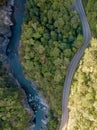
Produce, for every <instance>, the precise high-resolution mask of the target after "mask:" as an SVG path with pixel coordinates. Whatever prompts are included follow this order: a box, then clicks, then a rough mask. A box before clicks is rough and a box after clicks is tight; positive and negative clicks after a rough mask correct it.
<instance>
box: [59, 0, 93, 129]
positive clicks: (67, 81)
mask: <svg viewBox="0 0 97 130" xmlns="http://www.w3.org/2000/svg"><path fill="white" fill-rule="evenodd" d="M75 7H76V10H77V12H78V14H79V16H80V19H81V22H82V28H83V36H84V43H83V45H82V46H81V48H79V49H78V51H77V52H76V54H75V55H74V57H73V59H72V61H71V62H70V64H69V67H68V70H67V74H66V78H65V82H64V89H63V98H62V118H61V124H60V130H65V127H66V123H67V121H68V117H69V114H68V97H69V93H70V86H71V82H72V78H73V75H74V72H75V70H76V68H77V65H78V63H79V61H80V59H81V57H82V55H83V53H84V51H85V49H86V47H87V46H88V44H89V42H90V40H91V31H90V27H89V24H88V21H87V18H86V15H85V11H84V8H83V5H82V0H76V2H75Z"/></svg>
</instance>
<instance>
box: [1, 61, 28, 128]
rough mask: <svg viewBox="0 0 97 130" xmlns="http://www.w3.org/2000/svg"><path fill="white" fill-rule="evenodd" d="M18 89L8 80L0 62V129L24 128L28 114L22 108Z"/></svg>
mask: <svg viewBox="0 0 97 130" xmlns="http://www.w3.org/2000/svg"><path fill="white" fill-rule="evenodd" d="M22 99H23V96H22V95H21V93H20V91H18V90H17V88H15V86H13V85H12V84H11V83H10V82H9V81H8V74H7V71H6V70H4V68H3V67H2V62H0V130H26V128H27V126H28V122H27V120H28V119H29V115H28V113H27V111H26V110H25V109H24V107H23V105H22V103H21V100H22Z"/></svg>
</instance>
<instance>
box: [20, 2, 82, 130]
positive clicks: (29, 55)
mask: <svg viewBox="0 0 97 130" xmlns="http://www.w3.org/2000/svg"><path fill="white" fill-rule="evenodd" d="M70 5H71V1H70V0H65V1H63V0H61V1H59V0H41V1H40V0H28V1H27V3H26V13H25V20H24V24H23V34H22V45H21V50H20V53H21V63H22V65H23V69H24V73H25V74H26V77H27V78H28V79H30V80H33V81H34V82H35V83H36V85H37V88H38V90H39V91H40V92H41V93H42V94H43V95H44V97H45V98H46V99H47V102H48V104H49V106H50V121H49V123H48V130H57V129H58V126H59V122H60V118H61V99H62V90H63V84H64V79H65V75H66V70H67V66H68V64H69V62H70V60H71V59H72V57H73V55H74V54H75V52H76V51H77V49H78V48H79V47H80V46H81V44H82V41H83V38H82V29H81V24H80V19H79V16H78V15H77V13H76V11H72V10H71V7H70Z"/></svg>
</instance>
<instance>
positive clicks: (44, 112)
mask: <svg viewBox="0 0 97 130" xmlns="http://www.w3.org/2000/svg"><path fill="white" fill-rule="evenodd" d="M15 2H16V3H15V4H17V5H19V6H20V8H19V9H20V10H21V9H22V7H23V8H24V6H23V5H22V4H24V0H21V1H18V0H17V1H15ZM14 9H15V5H14V0H8V3H7V5H6V6H3V7H0V60H1V61H2V62H3V63H4V64H5V66H6V67H7V69H8V71H9V75H10V77H11V79H12V81H14V82H15V83H16V84H19V85H21V86H22V88H23V89H24V91H25V92H26V95H27V98H26V99H27V101H28V103H29V105H30V107H29V105H28V103H27V102H26V103H25V108H26V109H28V111H29V110H30V111H31V109H32V110H33V112H34V117H33V120H32V122H33V124H34V126H32V127H31V128H30V130H46V124H47V120H48V106H47V105H46V103H45V102H44V100H43V98H42V97H41V96H40V95H39V94H38V92H37V91H36V89H35V85H34V84H33V83H32V82H30V81H28V80H27V79H25V76H24V74H23V71H22V67H21V65H20V63H19V59H18V58H19V57H18V52H17V50H18V49H17V48H18V46H19V41H20V35H21V25H22V20H21V19H22V17H23V12H21V13H20V15H18V14H17V12H19V11H17V10H15V11H16V12H15V13H14ZM19 9H18V10H19ZM13 15H14V17H15V18H16V19H15V20H16V21H15V22H16V23H15V24H16V26H14V24H13V22H12V16H13ZM20 16H21V17H20ZM12 26H13V29H11V27H12ZM17 28H18V33H17V32H16V31H17ZM16 34H17V35H16ZM30 108H31V109H30Z"/></svg>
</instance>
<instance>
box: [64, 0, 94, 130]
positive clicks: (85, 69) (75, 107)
mask: <svg viewBox="0 0 97 130" xmlns="http://www.w3.org/2000/svg"><path fill="white" fill-rule="evenodd" d="M83 4H84V7H85V10H86V15H87V18H88V21H89V24H90V28H91V32H92V40H91V43H90V44H89V46H88V48H87V49H86V50H85V53H84V56H83V57H82V59H81V61H80V63H79V65H78V68H77V71H76V72H75V75H74V78H73V81H72V85H71V92H70V97H69V105H68V108H69V121H68V126H67V130H79V129H80V130H96V129H97V13H96V12H97V2H96V0H86V1H85V0H83ZM91 7H92V8H91ZM74 117H75V118H74Z"/></svg>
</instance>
